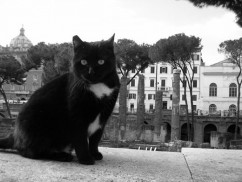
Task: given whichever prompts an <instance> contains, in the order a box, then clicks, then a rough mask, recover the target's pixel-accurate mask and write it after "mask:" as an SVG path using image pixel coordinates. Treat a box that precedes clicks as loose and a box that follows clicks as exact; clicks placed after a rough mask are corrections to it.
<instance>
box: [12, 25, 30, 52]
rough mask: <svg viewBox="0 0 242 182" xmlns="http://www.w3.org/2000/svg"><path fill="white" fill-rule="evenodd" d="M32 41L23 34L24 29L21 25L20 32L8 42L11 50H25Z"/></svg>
mask: <svg viewBox="0 0 242 182" xmlns="http://www.w3.org/2000/svg"><path fill="white" fill-rule="evenodd" d="M32 45H33V44H32V42H31V41H30V40H29V39H28V38H27V37H26V36H25V30H24V28H23V27H22V28H21V29H20V34H19V35H18V36H17V37H15V38H13V39H12V40H11V42H10V50H11V51H27V50H28V49H29V48H30V47H31V46H32Z"/></svg>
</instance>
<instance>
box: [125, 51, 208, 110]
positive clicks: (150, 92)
mask: <svg viewBox="0 0 242 182" xmlns="http://www.w3.org/2000/svg"><path fill="white" fill-rule="evenodd" d="M203 64H204V63H203V61H202V58H201V53H197V54H194V70H195V71H194V73H195V74H194V81H193V101H194V109H195V110H197V108H198V107H199V99H200V87H201V83H200V75H201V73H200V72H201V67H202V66H203ZM134 74H135V71H133V72H132V73H131V74H130V77H132V76H133V75H134ZM141 74H143V75H144V77H145V110H146V112H153V111H154V109H155V93H156V90H162V91H163V109H171V107H172V91H173V89H172V79H173V68H172V66H171V65H170V64H168V63H163V62H160V63H156V64H154V65H150V66H149V67H147V68H146V69H145V70H144V71H142V72H141ZM180 76H181V78H182V77H183V75H182V74H181V75H180ZM137 90H138V77H137V76H136V77H135V79H134V80H133V81H131V83H130V84H129V85H128V95H127V99H128V101H127V108H128V111H129V112H136V109H137ZM180 98H181V100H180V105H181V107H183V106H185V100H184V89H183V87H182V84H180ZM187 98H188V104H189V107H190V97H189V90H188V89H187Z"/></svg>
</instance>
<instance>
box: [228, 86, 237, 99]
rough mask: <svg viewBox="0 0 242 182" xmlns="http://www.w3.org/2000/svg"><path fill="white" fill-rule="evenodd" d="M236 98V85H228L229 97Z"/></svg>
mask: <svg viewBox="0 0 242 182" xmlns="http://www.w3.org/2000/svg"><path fill="white" fill-rule="evenodd" d="M236 96H237V85H236V84H235V83H231V84H230V85H229V97H236Z"/></svg>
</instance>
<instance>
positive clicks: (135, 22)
mask: <svg viewBox="0 0 242 182" xmlns="http://www.w3.org/2000/svg"><path fill="white" fill-rule="evenodd" d="M0 17H1V26H0V45H2V46H6V45H7V44H8V45H9V43H10V41H11V39H12V38H14V37H16V36H17V35H19V30H20V28H21V27H22V25H23V26H24V29H25V35H26V36H27V37H28V38H29V39H30V40H31V41H32V43H33V44H34V45H35V44H37V43H38V42H46V43H63V42H71V40H72V37H73V35H79V37H80V38H81V39H82V40H84V41H96V40H102V39H108V38H109V37H111V36H112V35H113V33H115V34H116V36H115V41H117V40H118V39H121V38H128V39H132V40H134V41H136V42H137V43H139V44H141V43H148V44H154V43H156V42H157V41H158V40H159V39H161V38H168V37H169V36H172V35H174V34H177V33H185V34H186V35H188V36H190V35H194V36H196V37H200V38H201V39H202V45H203V50H202V55H203V60H204V61H205V63H206V65H210V64H212V63H215V62H218V61H221V60H223V59H224V55H223V54H220V53H218V51H217V49H218V47H219V44H220V43H221V42H223V41H225V40H229V39H238V38H240V37H242V28H240V27H239V26H238V25H237V24H236V23H235V14H234V13H233V12H231V11H229V10H226V9H222V8H215V7H210V8H203V9H200V8H197V7H194V6H193V5H192V4H191V3H189V2H188V1H187V0H40V1H37V0H1V2H0Z"/></svg>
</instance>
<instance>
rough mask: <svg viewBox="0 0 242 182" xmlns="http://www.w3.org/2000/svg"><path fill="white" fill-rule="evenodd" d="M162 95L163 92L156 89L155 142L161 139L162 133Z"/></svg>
mask: <svg viewBox="0 0 242 182" xmlns="http://www.w3.org/2000/svg"><path fill="white" fill-rule="evenodd" d="M162 96H163V92H162V91H161V90H157V91H156V95H155V118H154V126H155V131H154V139H153V140H154V142H158V141H160V140H161V138H160V134H161V124H162V107H163V102H162Z"/></svg>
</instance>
